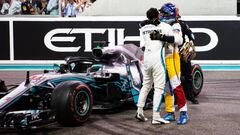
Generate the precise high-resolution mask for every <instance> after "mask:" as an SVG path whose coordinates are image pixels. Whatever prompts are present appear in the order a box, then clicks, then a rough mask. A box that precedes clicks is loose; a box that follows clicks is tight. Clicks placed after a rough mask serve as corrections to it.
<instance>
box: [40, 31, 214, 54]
mask: <svg viewBox="0 0 240 135" xmlns="http://www.w3.org/2000/svg"><path fill="white" fill-rule="evenodd" d="M191 30H192V31H193V32H194V33H204V34H207V35H208V36H209V37H210V41H209V43H208V44H206V45H202V46H196V47H195V48H196V51H197V52H205V51H210V50H212V49H213V48H215V47H216V46H217V44H218V36H217V34H216V33H215V32H214V31H213V30H211V29H208V28H191ZM105 32H107V34H108V42H109V44H108V46H116V45H119V44H124V43H125V42H127V41H130V42H131V41H139V42H140V46H143V45H144V41H143V38H142V34H141V33H140V31H139V33H140V34H139V35H136V36H124V35H126V34H125V33H124V32H125V28H57V29H53V30H51V31H49V32H48V33H47V34H46V35H45V37H44V44H45V46H46V47H47V48H48V49H50V50H52V51H54V52H78V51H79V50H80V49H81V48H82V47H83V46H84V48H85V49H84V52H91V51H92V35H93V34H105ZM58 34H65V35H66V36H64V37H63V36H57V35H58ZM73 34H84V36H85V43H84V44H79V45H76V46H75V47H72V46H69V47H61V46H57V45H54V43H55V44H56V43H61V42H69V43H72V42H74V41H75V40H76V36H74V35H73ZM70 45H71V44H70Z"/></svg>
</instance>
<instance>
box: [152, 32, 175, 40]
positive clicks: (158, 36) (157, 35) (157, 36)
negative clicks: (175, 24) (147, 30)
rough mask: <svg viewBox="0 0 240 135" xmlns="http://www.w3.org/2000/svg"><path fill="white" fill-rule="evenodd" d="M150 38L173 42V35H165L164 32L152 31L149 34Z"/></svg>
mask: <svg viewBox="0 0 240 135" xmlns="http://www.w3.org/2000/svg"><path fill="white" fill-rule="evenodd" d="M150 38H151V40H160V41H163V42H168V43H174V36H166V35H164V34H161V33H159V32H158V31H154V32H153V33H151V34H150Z"/></svg>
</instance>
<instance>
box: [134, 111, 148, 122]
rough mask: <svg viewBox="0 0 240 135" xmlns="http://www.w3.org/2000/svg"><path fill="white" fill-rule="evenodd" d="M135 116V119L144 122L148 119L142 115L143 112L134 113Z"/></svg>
mask: <svg viewBox="0 0 240 135" xmlns="http://www.w3.org/2000/svg"><path fill="white" fill-rule="evenodd" d="M135 118H136V119H137V120H139V121H142V122H144V121H147V120H148V119H147V118H146V117H145V116H144V114H143V113H138V112H137V113H136V116H135Z"/></svg>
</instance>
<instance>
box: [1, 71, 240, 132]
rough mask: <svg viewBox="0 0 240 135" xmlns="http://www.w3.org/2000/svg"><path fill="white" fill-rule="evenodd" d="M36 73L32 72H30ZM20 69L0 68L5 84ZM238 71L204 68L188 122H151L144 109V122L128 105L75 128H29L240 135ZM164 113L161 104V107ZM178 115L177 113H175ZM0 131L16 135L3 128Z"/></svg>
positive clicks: (14, 79) (13, 79)
mask: <svg viewBox="0 0 240 135" xmlns="http://www.w3.org/2000/svg"><path fill="white" fill-rule="evenodd" d="M35 73H39V72H37V71H31V72H30V74H31V75H32V74H35ZM25 74H26V73H25V72H23V71H0V78H1V79H3V80H5V82H6V84H16V83H20V82H22V81H23V80H24V79H25ZM239 88H240V72H239V71H226V72H221V71H204V86H203V89H202V92H201V93H200V95H199V97H198V100H199V102H200V104H198V105H193V104H191V102H189V101H188V110H189V117H190V121H189V122H188V124H186V125H177V124H176V122H172V123H170V124H166V125H154V126H153V125H151V115H152V110H146V111H145V113H146V114H145V115H146V116H147V117H148V118H149V119H150V120H148V121H147V122H138V121H137V120H136V119H135V118H134V116H135V112H136V108H135V107H134V106H133V105H132V104H131V103H129V104H127V105H125V106H123V107H121V108H119V109H117V110H114V111H111V112H105V111H94V112H93V114H92V115H91V116H90V119H89V120H88V121H87V122H86V123H85V124H83V125H81V126H78V127H62V126H61V125H59V124H58V123H53V124H50V125H46V126H44V127H41V128H38V129H35V130H31V131H30V132H29V133H30V134H36V135H45V134H51V135H72V134H73V135H92V134H96V135H113V134H114V135H115V134H116V135H153V134H161V135H176V134H177V135H225V134H228V135H239V134H240V89H239ZM161 114H162V115H163V114H164V104H163V106H162V113H161ZM176 115H177V118H178V117H179V112H177V113H176ZM0 134H8V135H10V134H14V135H15V134H19V132H17V131H14V130H11V131H3V130H0Z"/></svg>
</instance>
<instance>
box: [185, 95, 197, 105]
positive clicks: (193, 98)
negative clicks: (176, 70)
mask: <svg viewBox="0 0 240 135" xmlns="http://www.w3.org/2000/svg"><path fill="white" fill-rule="evenodd" d="M186 98H187V100H189V101H191V102H192V104H199V102H198V100H197V99H196V98H195V97H194V96H187V97H186Z"/></svg>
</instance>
